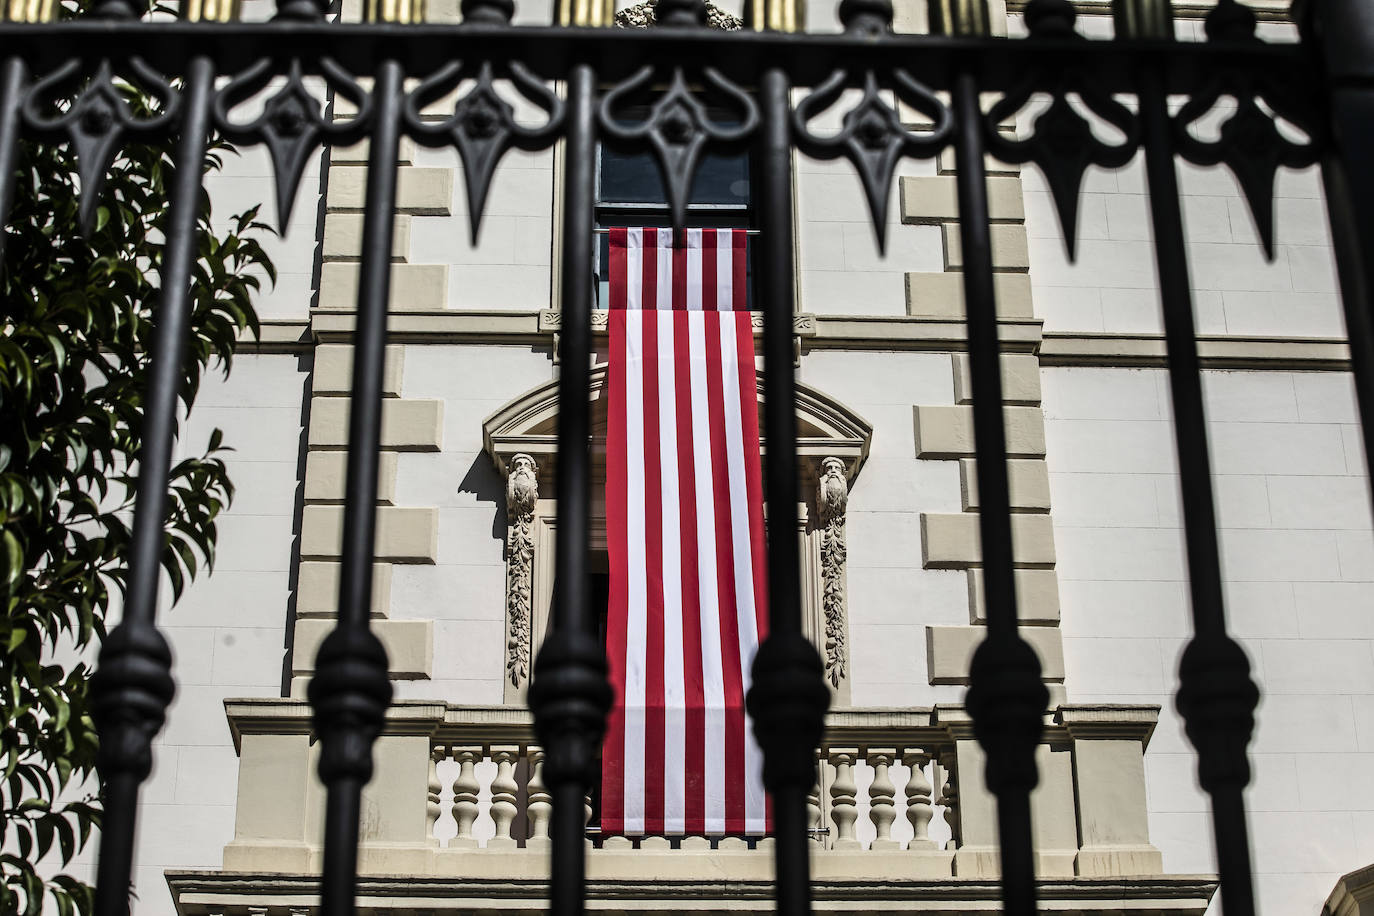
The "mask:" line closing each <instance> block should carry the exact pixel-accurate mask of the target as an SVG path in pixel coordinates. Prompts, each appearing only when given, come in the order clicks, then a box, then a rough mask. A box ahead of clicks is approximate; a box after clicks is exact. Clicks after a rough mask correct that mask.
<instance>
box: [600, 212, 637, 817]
mask: <svg viewBox="0 0 1374 916" xmlns="http://www.w3.org/2000/svg"><path fill="white" fill-rule="evenodd" d="M619 232H620V238H619V252H620V270H619V271H614V270H613V271H612V273H611V302H612V304H614V303H616V302H617V301H618V302H619V303H620V305H619V308H615V309H614V310H613V311H612V312H611V313H610V315H609V316H608V317H609V327H610V337H611V343H610V347H611V348H610V354H611V358H610V365H609V366H608V367H607V370H606V384H607V395H608V402H609V403H608V404H607V424H606V533H607V538H606V552H607V554H608V557H607V559H608V560H609V562H610V572H611V577H610V578H611V581H610V595H609V599H608V607H607V609H606V660H607V663H608V665H609V667H610V680H611V690H612V703H611V711H610V715H609V716H608V717H607V719H606V740H605V743H604V744H603V746H602V752H601V760H602V770H601V829H602V830H603V831H605V832H607V833H621V832H623V831H624V829H625V666H626V651H627V650H626V645H625V643H626V635H625V622H626V619H627V616H628V615H627V609H628V606H629V594H628V588H629V578H630V574H629V550H628V548H627V545H626V543H625V532H626V530H627V521H626V518H627V516H626V511H625V510H626V502H627V499H626V496H627V487H628V485H629V482H628V476H627V475H626V473H625V467H626V465H625V461H626V454H625V452H626V433H625V422H626V421H625V311H624V308H625V265H624V257H625V230H623V229H621V230H619ZM616 245H617V240H616V238H615V234H614V231H613V232H612V237H611V263H612V264H615V263H616V260H615V252H616V250H617V248H616ZM617 297H618V298H617Z"/></svg>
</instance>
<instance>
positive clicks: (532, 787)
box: [525, 747, 553, 849]
mask: <svg viewBox="0 0 1374 916" xmlns="http://www.w3.org/2000/svg"><path fill="white" fill-rule="evenodd" d="M527 755H528V758H529V763H530V781H529V784H528V785H527V786H526V789H527V792H528V799H527V803H526V805H525V811H526V812H527V816H528V817H529V822H530V836H529V839H527V840H526V841H525V848H526V849H548V848H549V818H550V817H551V816H552V814H553V796H552V795H550V794H549V792H548V790H547V789H545V788H544V749H543V748H542V747H530V748H529V750H528V751H527Z"/></svg>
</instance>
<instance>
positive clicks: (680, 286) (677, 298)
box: [663, 229, 687, 310]
mask: <svg viewBox="0 0 1374 916" xmlns="http://www.w3.org/2000/svg"><path fill="white" fill-rule="evenodd" d="M683 232H684V234H685V233H686V230H685V229H684V230H683ZM663 234H664V235H665V236H666V237H668V238H669V239H672V245H673V308H674V309H675V310H678V309H685V308H686V307H687V245H686V240H685V239H684V240H683V242H684V243H683V244H681V245H679V244H678V243H677V238H676V233H675V232H674V231H673V230H672V229H664V230H663Z"/></svg>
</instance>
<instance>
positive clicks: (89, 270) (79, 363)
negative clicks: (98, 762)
mask: <svg viewBox="0 0 1374 916" xmlns="http://www.w3.org/2000/svg"><path fill="white" fill-rule="evenodd" d="M131 101H132V102H133V103H135V104H136V103H137V99H136V98H131ZM223 149H224V148H223V147H222V146H215V147H212V150H211V153H210V155H209V156H207V161H206V169H207V171H212V170H214V169H217V168H219V166H220V160H219V156H220V155H221V154H222V152H223ZM172 172H173V166H172V161H171V159H170V158H169V157H168V156H166V155H165V154H164V153H163V152H162V151H161V150H160V149H155V148H151V147H140V146H129V147H127V148H126V149H124V150H123V151H122V152H121V153H120V154H119V155H118V157H117V158H116V160H115V162H114V164H113V165H112V167H111V168H110V170H109V173H108V175H109V178H108V183H107V184H106V186H105V189H104V190H103V192H102V197H101V201H102V206H101V207H100V208H99V210H98V215H97V218H96V225H95V230H94V231H93V232H92V233H91V234H89V235H88V236H86V237H83V236H81V235H80V234H79V233H78V232H77V230H76V208H77V187H76V177H75V176H76V162H75V158H74V155H73V153H72V152H71V149H70V147H68V146H59V145H46V146H42V147H39V146H37V145H25V146H24V148H23V150H22V157H21V170H20V172H19V174H18V179H19V185H18V188H17V192H16V195H15V196H16V203H15V205H14V208H13V210H12V212H11V214H10V216H9V221H8V224H7V231H8V261H7V264H6V265H5V267H4V272H3V274H2V275H0V288H2V289H3V304H0V308H2V309H3V313H2V314H0V317H3V323H0V602H3V604H4V609H5V615H4V617H3V618H0V764H3V766H4V774H3V779H2V780H0V912H3V913H20V912H22V913H26V914H36V913H39V912H40V911H41V910H42V909H43V906H44V899H45V897H46V898H51V900H52V905H53V907H54V908H55V910H56V912H58V913H60V914H62V916H68V914H72V913H75V912H80V913H83V914H84V913H86V912H88V911H89V909H90V899H91V897H90V895H91V890H90V888H89V887H88V886H86V885H85V884H83V883H82V882H81V881H79V880H78V879H77V878H75V877H73V876H72V875H70V874H58V875H57V876H56V877H51V878H44V877H43V876H42V874H41V873H40V871H39V870H38V869H37V868H36V863H37V862H38V861H39V860H41V859H43V858H44V857H45V856H47V855H48V854H49V853H50V852H54V851H55V852H56V853H57V855H58V856H59V857H60V861H61V865H62V868H63V869H64V870H70V869H69V868H68V866H69V865H70V864H71V862H72V860H73V858H74V857H75V856H76V855H77V854H78V853H79V852H80V851H81V850H82V848H83V847H84V846H85V845H86V843H87V841H88V839H89V838H90V836H91V833H92V828H98V827H99V824H100V810H101V808H100V799H99V797H98V796H97V795H96V794H94V791H93V789H94V786H95V784H96V783H95V780H94V767H95V750H96V734H95V731H94V727H93V725H92V722H91V716H90V697H89V696H88V692H87V679H88V676H89V674H90V667H91V664H90V659H91V658H92V657H93V656H94V651H95V649H96V648H97V647H98V645H99V642H100V640H101V639H102V637H103V636H104V634H105V625H106V620H107V618H108V616H109V615H110V613H111V612H112V611H113V610H115V609H116V608H117V607H118V606H119V603H120V599H121V598H122V596H123V591H124V588H125V580H126V570H125V568H124V563H125V557H126V553H127V550H128V546H129V541H130V521H131V515H132V511H131V509H132V504H133V487H134V473H135V472H136V467H134V459H135V458H136V456H137V453H138V449H139V444H140V433H141V421H142V416H143V395H142V390H141V386H142V379H143V376H144V374H145V369H146V367H147V364H148V347H149V345H150V344H151V340H152V331H153V325H152V319H153V318H154V317H155V316H156V313H157V289H156V280H157V259H158V256H159V251H160V240H161V234H160V227H161V226H162V225H163V223H164V221H165V219H166V216H167V213H168V193H167V189H168V183H169V181H170V179H171V176H172ZM256 213H257V211H256V209H253V210H249V211H248V212H246V213H243V214H241V215H239V216H236V217H234V218H233V219H232V220H231V221H230V227H229V228H228V229H224V230H221V231H219V232H218V233H217V232H216V231H215V230H214V229H213V228H212V227H211V224H210V203H209V198H208V196H207V195H204V194H202V199H201V201H200V217H199V229H200V233H199V237H200V242H199V249H198V260H197V263H196V266H195V274H194V278H195V284H194V291H193V295H192V303H193V307H194V311H193V319H192V338H191V340H190V347H189V354H188V357H187V360H186V364H185V367H184V370H183V379H182V381H183V388H182V392H181V398H182V402H183V407H184V408H185V410H186V411H189V410H190V409H191V406H192V403H193V402H194V400H195V396H196V392H197V389H198V386H199V381H200V378H201V376H202V374H203V373H204V372H205V371H206V370H207V369H209V368H210V367H211V365H212V364H215V365H217V366H221V367H222V368H223V370H224V372H226V373H227V372H228V370H229V364H230V359H231V357H232V355H233V351H234V347H235V341H236V339H237V336H238V334H239V333H240V332H242V331H245V330H249V329H251V330H252V331H253V332H254V333H255V334H256V333H257V316H256V313H255V311H254V308H253V304H252V298H253V296H254V295H255V294H256V293H257V291H258V288H259V280H258V277H257V276H255V275H256V274H265V275H266V276H268V277H270V278H272V279H273V280H275V274H274V271H273V267H272V264H271V261H270V259H269V258H268V256H267V255H266V253H265V252H264V251H263V249H262V247H261V246H260V244H259V242H258V241H257V236H258V235H259V234H260V232H261V231H262V230H266V229H267V227H265V226H263V225H262V224H260V223H258V222H257V221H256ZM223 451H225V449H224V448H223V446H222V444H221V435H220V431H219V430H215V431H214V433H213V434H212V435H211V437H210V441H209V443H208V446H207V447H206V450H205V451H204V453H203V454H201V455H200V456H199V457H191V458H187V459H186V460H183V461H181V462H180V463H178V464H176V465H175V467H174V469H173V471H172V487H171V494H170V496H171V499H170V511H169V513H168V517H167V520H166V528H167V532H166V551H165V554H164V557H163V564H162V565H163V569H164V570H165V572H166V575H167V578H168V579H169V580H170V583H171V593H172V599H173V600H175V599H176V597H177V596H178V595H180V594H181V592H182V591H183V589H184V588H185V586H186V585H187V584H188V582H189V580H190V579H191V577H192V576H194V575H195V574H196V572H197V571H198V569H199V568H201V567H202V566H203V567H206V568H208V567H210V566H211V565H212V564H213V561H214V548H215V520H216V516H217V515H218V513H219V512H220V511H221V510H222V509H223V508H225V507H226V506H227V505H228V503H229V501H230V499H231V498H232V496H233V487H232V485H231V484H230V482H229V479H228V477H227V475H226V472H225V465H224V461H223V460H222V457H221V455H220V453H222V452H223ZM193 454H194V453H193ZM131 468H132V470H131ZM50 861H51V860H50ZM49 870H50V869H49Z"/></svg>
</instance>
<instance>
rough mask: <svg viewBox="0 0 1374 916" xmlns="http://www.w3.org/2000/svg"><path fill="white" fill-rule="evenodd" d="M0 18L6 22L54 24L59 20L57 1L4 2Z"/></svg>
mask: <svg viewBox="0 0 1374 916" xmlns="http://www.w3.org/2000/svg"><path fill="white" fill-rule="evenodd" d="M0 17H3V20H2V21H4V22H52V21H53V20H54V19H56V18H57V3H56V2H55V0H3V2H0Z"/></svg>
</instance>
